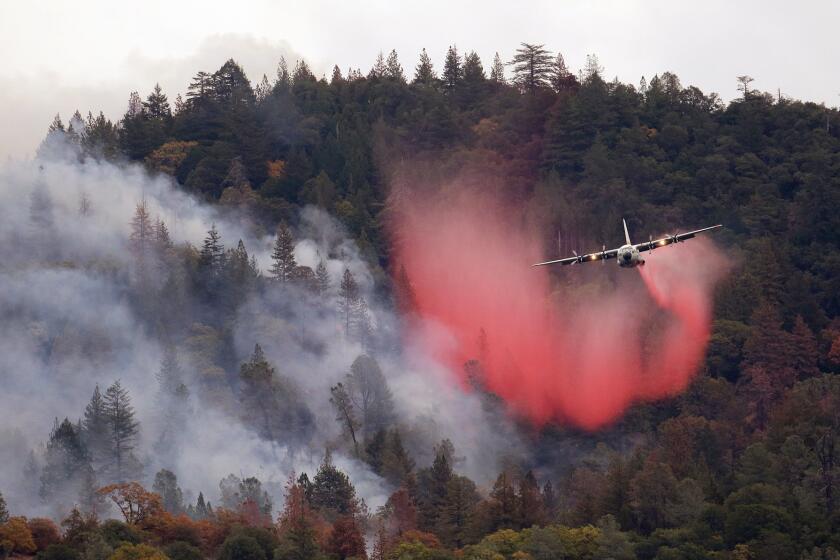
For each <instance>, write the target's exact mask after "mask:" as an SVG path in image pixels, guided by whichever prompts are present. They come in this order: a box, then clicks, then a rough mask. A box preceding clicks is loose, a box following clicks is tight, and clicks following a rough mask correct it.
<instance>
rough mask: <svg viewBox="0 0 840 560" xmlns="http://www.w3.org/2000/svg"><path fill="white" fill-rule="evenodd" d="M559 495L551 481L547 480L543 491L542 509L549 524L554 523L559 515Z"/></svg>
mask: <svg viewBox="0 0 840 560" xmlns="http://www.w3.org/2000/svg"><path fill="white" fill-rule="evenodd" d="M557 505H558V504H557V494H555V492H554V486H553V485H552V484H551V481H550V480H547V481H546V483H545V484H544V485H543V489H542V507H543V511H545V515H546V517H547V520H548V521H549V522H552V521H554V518H555V516H556V515H557Z"/></svg>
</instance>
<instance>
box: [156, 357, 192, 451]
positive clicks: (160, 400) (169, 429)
mask: <svg viewBox="0 0 840 560" xmlns="http://www.w3.org/2000/svg"><path fill="white" fill-rule="evenodd" d="M155 378H156V380H157V383H158V390H157V394H156V397H155V399H156V405H157V408H158V411H159V417H160V419H161V423H160V424H161V430H160V434H159V435H158V440H157V442H156V443H155V451H156V452H157V453H158V454H159V455H163V456H166V455H167V454H168V453H172V452H173V451H174V448H175V447H176V443H177V437H178V434H179V433H180V431H181V428H182V426H183V423H184V421H185V419H186V414H187V407H188V400H189V395H190V392H189V389H188V388H187V386H186V385H185V384H184V381H183V370H182V369H181V365H180V364H179V363H178V356H177V353H176V351H175V347H174V346H171V345H168V346H167V347H166V348H165V350H164V353H163V358H162V360H161V364H160V369H159V370H158V371H157V373H156V374H155Z"/></svg>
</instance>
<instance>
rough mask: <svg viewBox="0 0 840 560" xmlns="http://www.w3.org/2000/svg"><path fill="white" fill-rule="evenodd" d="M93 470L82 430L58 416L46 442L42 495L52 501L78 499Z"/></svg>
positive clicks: (59, 501)
mask: <svg viewBox="0 0 840 560" xmlns="http://www.w3.org/2000/svg"><path fill="white" fill-rule="evenodd" d="M91 471H92V468H91V466H90V455H89V454H88V450H87V448H86V447H85V444H84V441H82V437H81V434H80V433H79V430H78V429H77V428H76V426H74V425H73V424H72V423H71V422H70V420H68V419H67V418H65V419H64V421H62V422H61V424H59V423H58V419H57V418H56V420H55V424H54V426H53V429H52V432H51V433H50V437H49V441H47V449H46V455H45V458H44V469H43V471H42V473H41V489H40V495H41V498H42V499H44V500H47V501H50V502H52V503H61V502H62V501H65V500H68V501H71V502H72V501H76V500H77V499H78V498H79V496H80V494H81V492H82V490H84V488H85V480H86V478H87V475H88V474H89V473H90V472H91Z"/></svg>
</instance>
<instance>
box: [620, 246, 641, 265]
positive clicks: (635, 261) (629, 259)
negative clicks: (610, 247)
mask: <svg viewBox="0 0 840 560" xmlns="http://www.w3.org/2000/svg"><path fill="white" fill-rule="evenodd" d="M616 256H617V258H616V259H615V260H616V261H618V266H620V267H622V268H633V267H636V266H641V265H643V264H645V259H643V258H642V255H641V253H639V250H638V249H637V248H636V247H634V246H633V245H622V246H621V247H619V248H618V255H616Z"/></svg>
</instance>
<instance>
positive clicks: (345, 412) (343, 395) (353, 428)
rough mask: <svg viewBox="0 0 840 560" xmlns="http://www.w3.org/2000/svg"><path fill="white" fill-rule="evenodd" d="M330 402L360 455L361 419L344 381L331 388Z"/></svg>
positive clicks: (356, 452)
mask: <svg viewBox="0 0 840 560" xmlns="http://www.w3.org/2000/svg"><path fill="white" fill-rule="evenodd" d="M330 393H331V395H332V396H331V397H330V404H331V405H332V406H333V408H334V409H335V413H336V418H335V419H336V421H337V422H338V423H339V424H341V427H342V428H343V430H344V431H345V432H346V433H347V435H349V436H350V439H351V441H352V442H353V451H354V452H355V454H356V457H359V438H358V436H357V435H356V434H357V432H358V430H359V419H358V418H357V417H356V408H355V405H354V404H353V399H351V398H350V394H349V393H348V391H347V388H346V387H345V386H344V384H343V383H339V384H338V385H335V386H334V387H331V388H330Z"/></svg>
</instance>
